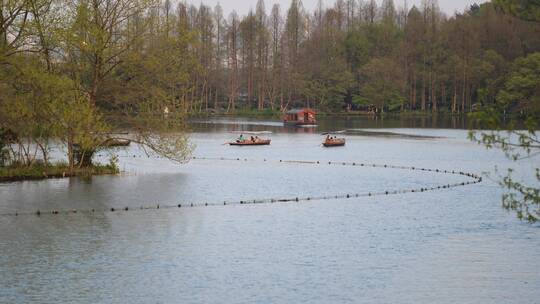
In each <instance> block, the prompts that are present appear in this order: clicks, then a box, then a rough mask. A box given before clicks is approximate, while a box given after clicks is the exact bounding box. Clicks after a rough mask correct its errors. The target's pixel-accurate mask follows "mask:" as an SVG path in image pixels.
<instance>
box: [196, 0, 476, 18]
mask: <svg viewBox="0 0 540 304" xmlns="http://www.w3.org/2000/svg"><path fill="white" fill-rule="evenodd" d="M376 1H377V3H378V4H379V5H380V4H381V3H382V0H376ZM187 2H188V3H192V4H194V5H199V4H200V3H201V2H202V3H204V4H205V5H208V6H211V7H214V6H215V5H216V4H217V3H218V2H219V4H220V5H221V7H223V12H224V14H225V15H228V14H229V13H230V12H231V11H232V10H236V11H237V12H238V13H239V14H240V15H245V14H247V12H248V11H249V10H250V9H255V5H256V4H257V0H187ZM317 2H318V0H302V3H303V4H304V8H306V9H307V10H309V11H313V10H314V9H315V7H316V5H317ZM483 2H486V0H439V7H440V8H441V10H442V11H443V12H445V13H446V15H448V16H450V15H453V14H454V13H455V12H456V11H458V12H462V11H463V10H464V9H465V8H467V7H469V6H470V5H471V4H474V3H478V4H480V3H483ZM274 3H278V4H279V5H280V6H281V10H282V12H285V11H286V10H287V8H288V7H289V5H290V3H291V0H265V1H264V4H265V6H266V11H267V12H269V11H270V9H271V8H272V5H273V4H274ZM323 3H324V4H325V5H326V6H327V7H328V6H331V5H333V3H334V0H323ZM403 3H404V0H394V4H395V5H396V7H403ZM407 3H408V6H409V8H410V7H412V6H413V5H416V6H417V7H420V6H421V3H422V0H407Z"/></svg>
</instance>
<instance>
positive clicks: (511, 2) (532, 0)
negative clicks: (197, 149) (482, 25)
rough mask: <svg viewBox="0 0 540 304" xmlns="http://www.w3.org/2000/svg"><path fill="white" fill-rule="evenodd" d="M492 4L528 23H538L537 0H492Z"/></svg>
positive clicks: (539, 19) (539, 14)
mask: <svg viewBox="0 0 540 304" xmlns="http://www.w3.org/2000/svg"><path fill="white" fill-rule="evenodd" d="M493 3H494V4H495V5H496V6H497V7H499V8H501V9H503V10H504V11H505V12H507V13H510V14H513V15H515V16H517V17H519V18H521V19H524V20H528V21H540V2H538V0H494V1H493Z"/></svg>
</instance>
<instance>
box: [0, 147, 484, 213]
mask: <svg viewBox="0 0 540 304" xmlns="http://www.w3.org/2000/svg"><path fill="white" fill-rule="evenodd" d="M191 159H193V160H219V161H244V162H246V161H256V160H249V159H247V158H244V159H241V158H226V157H196V156H195V157H192V158H191ZM263 161H264V162H268V161H269V160H267V159H264V160H263ZM279 162H280V163H289V164H321V163H322V162H320V161H307V160H283V159H280V160H279ZM327 163H328V165H342V166H357V165H359V166H361V167H373V168H389V169H400V170H412V171H415V170H416V171H426V172H435V173H439V174H451V175H460V176H465V177H469V178H471V179H470V180H467V181H461V182H457V183H453V184H443V185H437V186H431V187H420V188H411V189H397V190H383V191H379V192H371V191H370V192H365V193H346V194H337V195H323V196H305V197H299V196H295V197H286V198H266V199H254V200H240V201H230V202H228V201H223V202H214V203H212V202H204V203H195V202H190V203H174V204H155V205H151V206H141V207H140V209H139V210H158V209H171V208H183V207H186V206H187V207H208V206H218V205H222V206H228V205H247V204H265V203H287V202H305V201H313V200H331V199H350V198H360V197H373V196H388V195H397V194H406V193H418V192H427V191H435V190H440V189H450V188H455V187H460V186H467V185H472V184H478V183H480V182H482V177H481V176H479V175H476V174H473V173H468V172H463V171H455V170H451V171H450V170H442V169H431V168H417V167H414V166H399V165H388V164H369V163H358V162H343V161H341V162H335V161H328V162H327ZM129 210H130V208H129V207H128V206H125V207H120V208H118V207H109V208H108V209H103V210H96V209H94V208H92V209H90V210H76V209H70V210H56V209H55V210H51V211H43V210H39V209H38V210H37V211H28V212H20V211H15V212H11V213H0V216H19V215H32V214H33V215H37V216H43V215H45V214H52V215H58V214H70V213H95V212H98V211H101V212H118V211H124V212H128V211H129Z"/></svg>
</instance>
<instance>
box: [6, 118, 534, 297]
mask: <svg viewBox="0 0 540 304" xmlns="http://www.w3.org/2000/svg"><path fill="white" fill-rule="evenodd" d="M466 127H467V125H466V122H465V121H463V120H459V119H457V120H456V119H442V118H441V119H438V120H437V119H435V121H434V120H433V119H432V118H423V119H386V120H380V119H379V120H373V119H369V118H361V117H348V118H344V117H341V118H321V124H320V126H319V127H317V128H285V127H283V126H282V124H281V123H280V122H279V121H274V120H263V119H241V118H215V119H196V120H193V121H192V123H191V129H192V133H191V135H190V137H191V140H192V142H193V143H194V144H195V145H196V148H195V150H194V153H193V154H194V156H196V157H208V158H218V159H208V160H204V159H195V160H192V161H190V162H189V163H187V164H175V163H172V162H170V161H168V160H165V159H162V158H158V157H155V156H152V155H151V156H147V155H146V154H145V153H144V151H142V150H141V149H140V148H139V147H137V146H132V147H129V148H128V149H119V150H116V151H114V153H116V154H117V155H118V156H119V160H120V168H121V169H122V170H123V171H124V172H123V173H122V174H121V175H120V176H96V177H93V178H91V179H90V180H88V179H80V178H66V179H51V180H44V181H25V182H15V183H5V184H0V214H6V213H13V212H22V213H24V212H35V210H38V209H39V210H43V211H46V210H53V209H58V210H71V209H76V210H80V211H79V212H77V213H68V214H58V215H52V214H42V215H41V216H36V215H24V214H23V215H19V216H0V231H1V233H0V253H1V254H0V303H73V302H77V303H361V302H368V303H396V302H397V303H501V302H502V303H531V302H534V301H535V299H538V298H539V297H540V288H538V287H539V286H540V273H539V272H538V269H540V250H538V249H539V248H540V229H539V228H540V225H538V224H533V225H531V224H527V223H525V222H520V221H519V220H517V219H516V217H515V215H514V214H512V213H508V212H506V211H505V210H503V209H502V208H501V195H502V193H503V191H502V190H501V189H500V188H499V186H498V185H497V184H496V183H495V182H494V181H493V180H491V179H490V178H484V180H483V182H482V183H479V184H475V185H466V186H462V187H456V188H452V189H441V190H437V191H428V192H422V193H406V194H397V195H387V196H386V195H383V196H373V197H360V198H349V199H343V198H342V199H329V200H310V201H302V202H281V203H275V204H248V205H221V203H222V202H224V201H225V202H232V201H238V200H246V201H250V200H256V199H261V198H280V197H306V196H311V197H316V196H325V195H334V194H343V193H366V192H380V191H383V192H384V191H386V190H397V189H410V188H420V187H432V186H436V185H441V184H448V183H456V182H461V181H463V180H464V178H463V177H462V176H455V175H449V174H436V173H435V172H424V171H419V170H414V171H413V170H398V169H393V168H372V167H359V166H354V167H353V166H340V165H323V163H327V162H328V161H338V162H343V161H347V162H365V163H377V164H389V165H399V166H414V167H417V168H421V167H425V168H433V169H440V170H456V171H465V172H470V173H475V174H481V173H483V172H487V171H493V169H494V167H495V166H498V167H499V169H504V168H506V167H509V166H512V167H514V168H516V174H517V176H518V177H520V178H522V179H524V180H528V181H531V180H532V176H531V173H532V170H531V166H532V164H533V163H535V162H537V161H538V158H537V159H528V160H524V161H521V162H518V163H512V162H510V161H508V160H507V159H506V158H505V157H504V155H503V154H502V153H501V152H499V151H494V150H486V149H485V148H483V147H482V146H479V145H477V144H475V143H472V142H470V141H469V140H467V131H466V130H465V129H464V128H466ZM343 129H350V131H349V133H347V135H346V138H347V145H346V146H345V147H338V148H323V147H321V145H320V144H321V142H322V140H323V136H321V135H320V134H321V133H322V132H326V131H337V130H343ZM239 131H271V132H273V133H272V134H271V135H269V137H270V138H271V139H272V144H271V145H270V146H259V147H231V146H228V145H224V143H225V142H227V141H229V140H231V139H233V138H234V137H235V136H237V135H238V134H237V133H232V132H239ZM265 136H266V135H265ZM108 157H109V156H108V155H105V154H104V153H103V154H102V155H101V156H99V157H98V160H101V161H106V160H107V159H108ZM219 158H231V159H237V158H239V159H241V160H240V161H227V160H219ZM243 159H248V161H242V160H243ZM280 160H302V161H320V163H321V164H320V165H313V164H303V163H285V162H280ZM465 180H466V179H465ZM192 202H193V203H196V204H198V205H199V207H193V208H191V207H187V206H189V204H190V203H192ZM205 203H208V204H211V205H213V204H217V205H218V206H208V207H205V206H204V204H205ZM176 204H183V206H184V207H182V208H163V207H162V208H160V209H157V208H154V207H156V206H157V205H161V206H174V205H176ZM141 206H144V207H152V208H151V209H144V210H140V207H141ZM124 207H128V209H129V211H115V212H110V211H107V210H109V209H110V208H116V209H118V208H124ZM91 209H94V210H95V212H83V210H86V211H88V210H91Z"/></svg>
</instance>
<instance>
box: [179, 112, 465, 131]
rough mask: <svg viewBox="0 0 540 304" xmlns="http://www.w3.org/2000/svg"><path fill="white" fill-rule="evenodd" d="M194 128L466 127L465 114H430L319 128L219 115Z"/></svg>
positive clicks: (332, 121) (325, 120) (321, 120)
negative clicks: (285, 125)
mask: <svg viewBox="0 0 540 304" xmlns="http://www.w3.org/2000/svg"><path fill="white" fill-rule="evenodd" d="M190 122H191V126H192V128H193V130H194V131H208V132H218V131H223V130H224V129H225V130H236V131H238V130H250V131H260V130H274V131H280V132H292V133H317V132H328V131H337V130H344V129H364V128H368V129H372V128H377V129H379V128H401V129H404V128H409V129H411V128H422V129H424V128H438V129H467V128H468V127H469V125H468V120H467V118H466V116H452V115H429V116H397V117H396V116H389V117H377V116H321V117H318V118H317V126H316V127H305V128H298V127H294V126H288V127H285V128H284V126H283V122H282V121H281V120H279V119H278V118H274V119H258V118H231V117H217V118H211V119H203V118H198V119H191V120H190Z"/></svg>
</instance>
